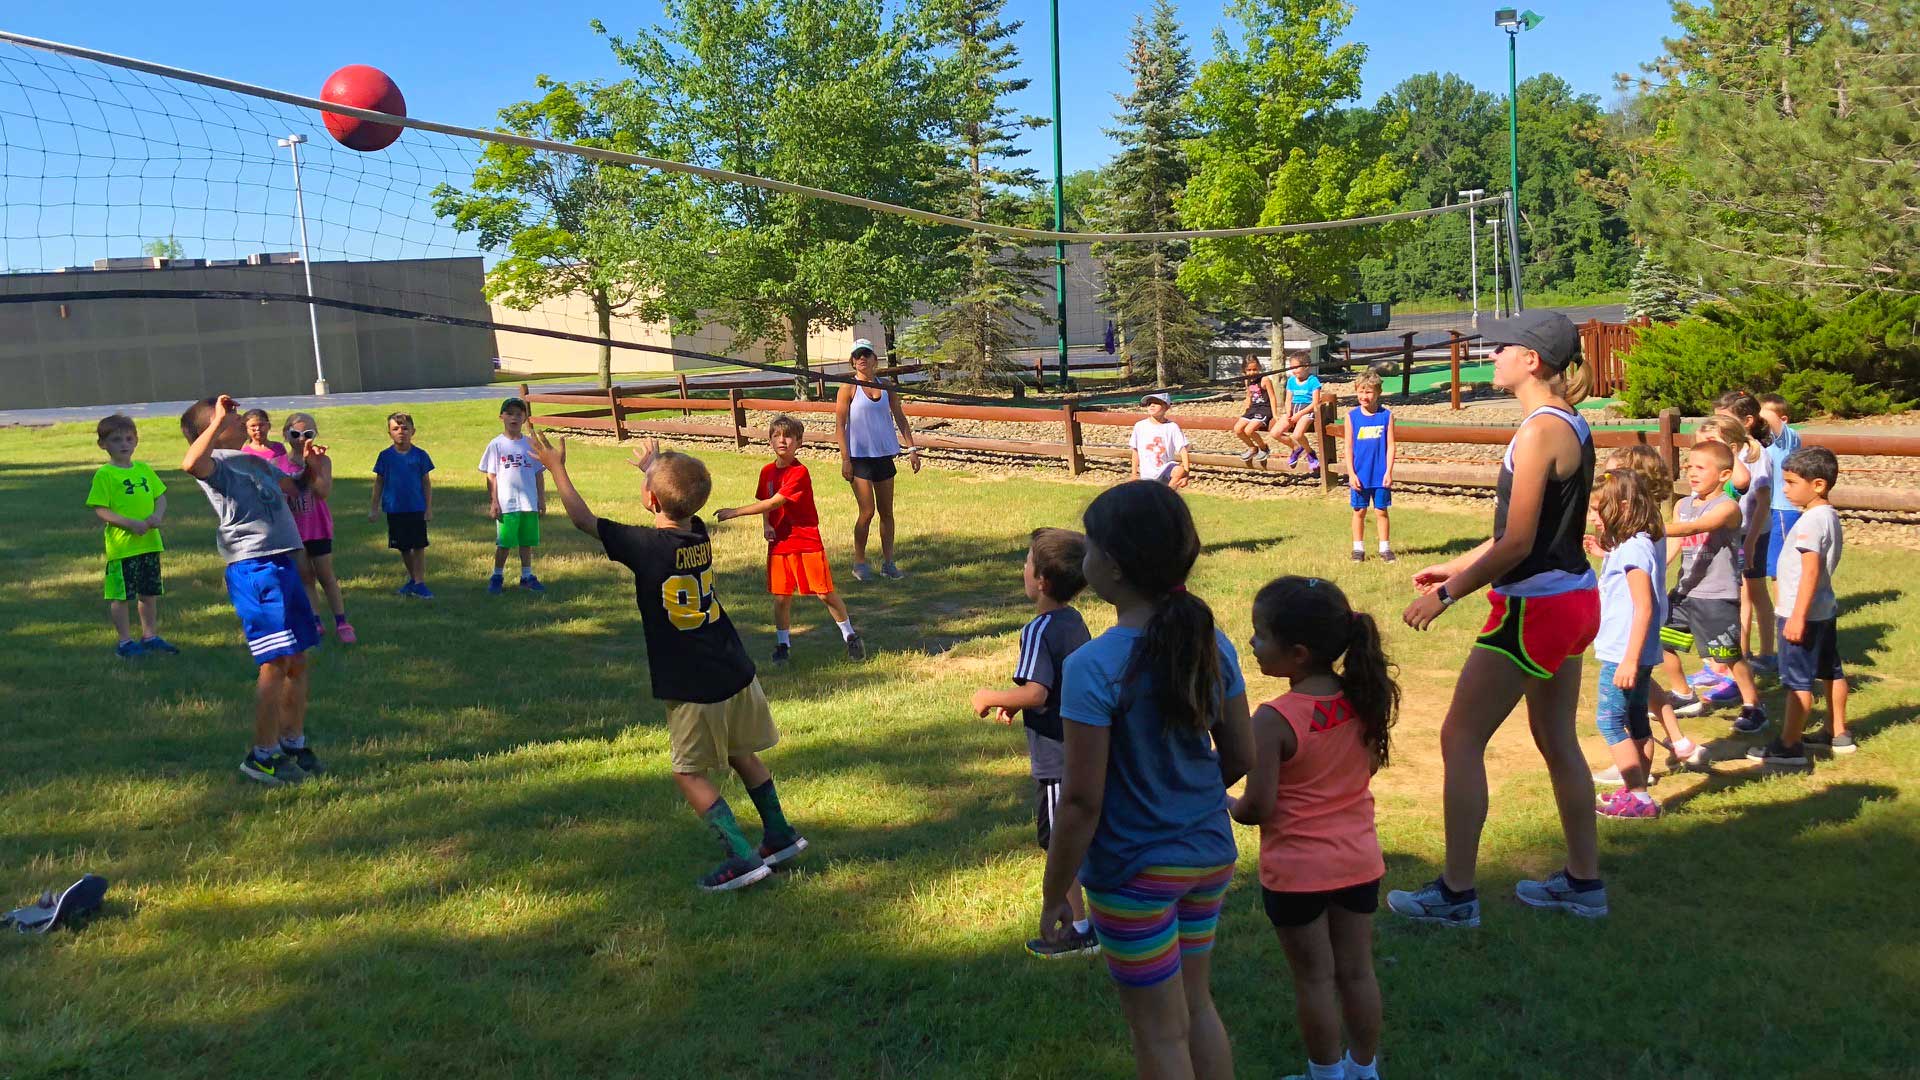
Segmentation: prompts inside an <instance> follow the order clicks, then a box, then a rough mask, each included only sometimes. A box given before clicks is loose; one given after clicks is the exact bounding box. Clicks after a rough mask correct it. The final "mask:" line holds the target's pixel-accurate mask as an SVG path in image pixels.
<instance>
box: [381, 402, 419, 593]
mask: <svg viewBox="0 0 1920 1080" xmlns="http://www.w3.org/2000/svg"><path fill="white" fill-rule="evenodd" d="M387 437H388V438H389V439H392V440H393V445H392V446H389V447H387V448H386V449H385V450H382V451H380V456H379V457H377V458H375V459H374V462H373V505H372V506H370V507H368V508H367V520H368V521H378V520H380V514H381V512H383V511H384V512H385V513H386V515H387V546H388V547H390V548H392V549H393V550H395V551H397V552H399V553H400V562H401V563H402V564H403V565H405V567H406V569H407V580H406V581H405V582H404V583H403V584H401V586H400V588H398V589H397V590H395V591H396V592H398V593H399V594H400V595H401V596H417V597H419V598H420V599H422V600H431V599H433V592H432V590H430V589H428V588H427V522H429V521H432V520H433V481H432V479H430V478H429V477H428V476H427V474H428V473H430V472H432V471H433V459H432V458H431V457H428V456H427V452H426V451H425V450H422V449H420V448H419V447H417V446H415V445H413V417H411V416H408V415H407V414H406V413H403V412H397V413H392V414H389V415H388V417H387Z"/></svg>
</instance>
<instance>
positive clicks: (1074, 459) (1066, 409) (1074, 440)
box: [1060, 402, 1087, 476]
mask: <svg viewBox="0 0 1920 1080" xmlns="http://www.w3.org/2000/svg"><path fill="white" fill-rule="evenodd" d="M1060 416H1061V418H1062V419H1063V420H1065V421H1066V424H1067V471H1068V472H1069V473H1072V474H1073V475H1074V476H1079V475H1080V474H1081V473H1083V472H1086V471H1087V463H1086V461H1084V460H1083V459H1082V458H1081V457H1080V420H1079V418H1078V417H1076V416H1074V415H1073V403H1072V402H1068V403H1067V404H1065V405H1062V406H1061V407H1060Z"/></svg>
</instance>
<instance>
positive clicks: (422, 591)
mask: <svg viewBox="0 0 1920 1080" xmlns="http://www.w3.org/2000/svg"><path fill="white" fill-rule="evenodd" d="M413 595H414V596H416V597H418V598H419V599H421V600H431V599H433V590H432V589H429V588H427V583H426V582H424V581H416V582H414V583H413Z"/></svg>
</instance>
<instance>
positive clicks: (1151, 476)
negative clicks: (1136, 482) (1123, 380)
mask: <svg viewBox="0 0 1920 1080" xmlns="http://www.w3.org/2000/svg"><path fill="white" fill-rule="evenodd" d="M1140 403H1141V404H1142V405H1145V406H1146V407H1147V418H1146V419H1145V420H1142V421H1140V422H1139V423H1137V424H1135V425H1133V437H1132V438H1131V439H1129V440H1127V445H1128V446H1129V447H1130V448H1131V449H1132V450H1133V475H1134V476H1136V477H1138V478H1139V479H1142V480H1158V481H1160V482H1161V483H1163V484H1165V485H1167V486H1168V487H1170V488H1175V489H1178V488H1183V487H1186V486H1187V474H1188V473H1189V472H1191V471H1192V469H1193V462H1192V461H1191V460H1190V459H1189V458H1188V457H1187V433H1186V432H1184V431H1181V430H1180V425H1179V424H1176V423H1174V422H1173V421H1171V420H1169V419H1167V410H1168V409H1170V408H1172V407H1173V400H1172V399H1171V398H1169V397H1167V395H1165V394H1160V393H1154V394H1148V395H1147V396H1146V397H1143V398H1141V399H1140Z"/></svg>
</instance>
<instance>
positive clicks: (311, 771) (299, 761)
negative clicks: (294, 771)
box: [280, 743, 327, 776]
mask: <svg viewBox="0 0 1920 1080" xmlns="http://www.w3.org/2000/svg"><path fill="white" fill-rule="evenodd" d="M280 752H281V753H282V754H284V755H285V756H286V757H287V758H289V759H291V760H292V761H293V763H294V764H295V765H298V766H300V771H301V772H303V773H306V774H307V775H308V776H319V775H320V774H321V773H323V772H326V771H327V767H326V766H325V765H322V764H320V757H319V755H317V754H315V753H314V752H313V747H311V746H303V747H301V748H300V749H298V750H289V749H287V747H286V744H284V743H282V744H281V746H280Z"/></svg>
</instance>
